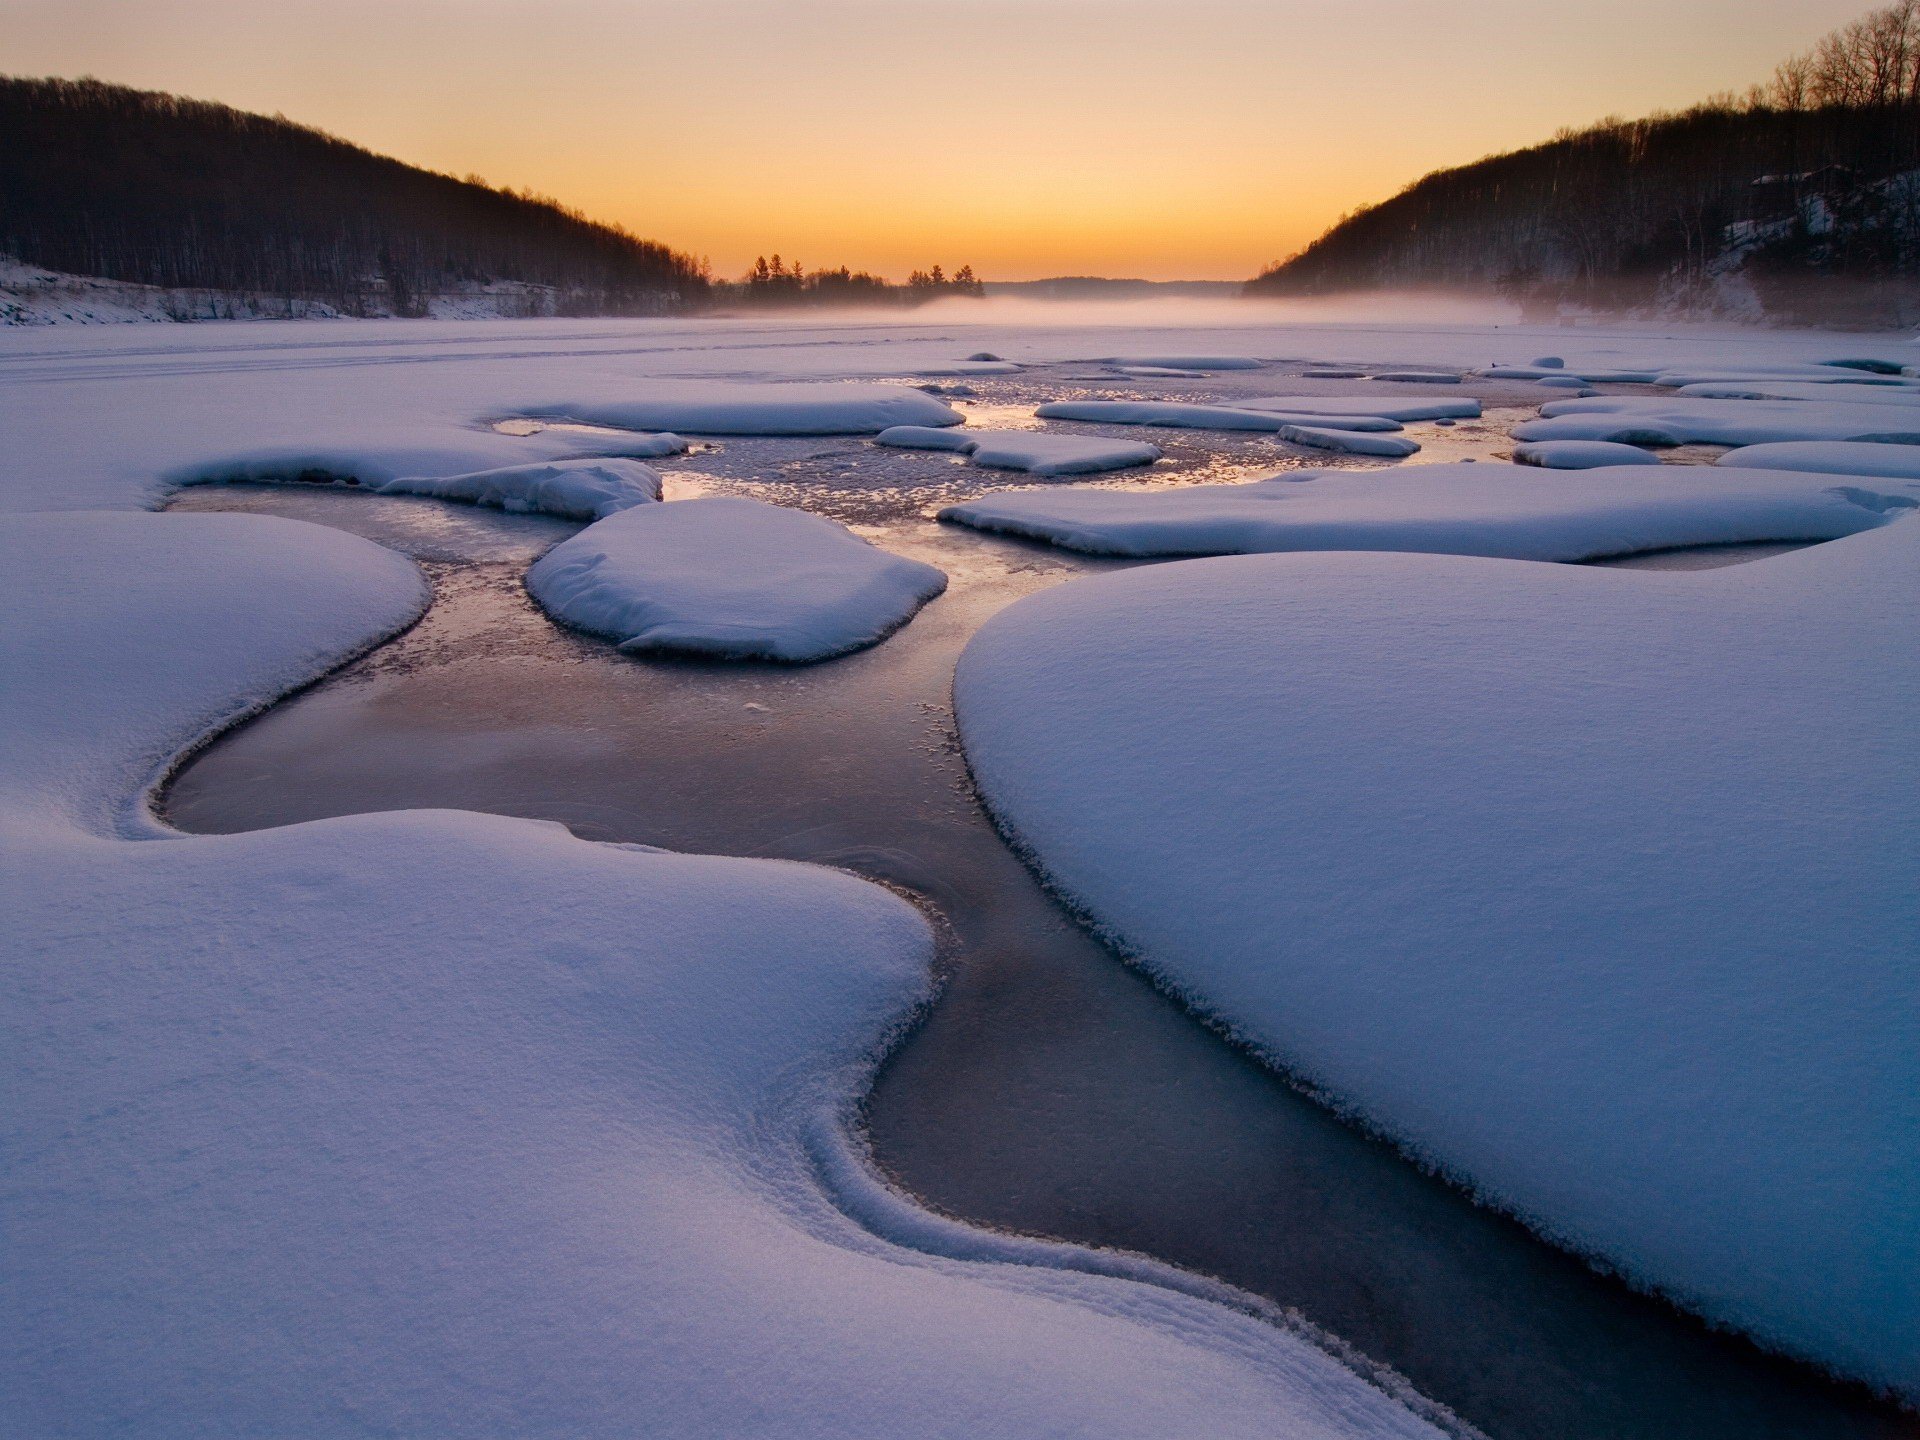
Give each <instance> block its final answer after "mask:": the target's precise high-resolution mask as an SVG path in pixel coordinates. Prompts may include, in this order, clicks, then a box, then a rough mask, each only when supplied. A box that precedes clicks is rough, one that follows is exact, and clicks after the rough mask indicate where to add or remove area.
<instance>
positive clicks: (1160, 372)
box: [1113, 365, 1209, 380]
mask: <svg viewBox="0 0 1920 1440" xmlns="http://www.w3.org/2000/svg"><path fill="white" fill-rule="evenodd" d="M1113 368H1114V369H1116V370H1118V371H1119V372H1120V373H1121V374H1122V375H1132V376H1134V377H1136V378H1138V379H1141V380H1204V379H1206V378H1207V375H1208V373H1209V372H1208V371H1205V370H1171V369H1168V368H1167V367H1166V366H1165V365H1116V366H1114V367H1113Z"/></svg>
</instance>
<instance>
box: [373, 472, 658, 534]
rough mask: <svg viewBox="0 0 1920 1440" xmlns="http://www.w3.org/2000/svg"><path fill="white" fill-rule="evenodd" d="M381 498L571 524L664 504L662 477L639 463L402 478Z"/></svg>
mask: <svg viewBox="0 0 1920 1440" xmlns="http://www.w3.org/2000/svg"><path fill="white" fill-rule="evenodd" d="M379 493H380V494H382V495H431V496H434V497H436V498H438V499H441V500H464V501H465V502H467V503H468V504H469V505H491V506H493V507H494V508H496V509H499V510H516V511H538V512H539V513H541V514H543V515H559V516H563V517H564V518H566V519H569V520H604V519H605V518H606V517H607V516H609V515H611V514H613V513H614V512H615V511H618V510H626V509H629V508H630V507H632V506H635V505H644V504H646V503H647V502H648V501H651V500H658V499H659V498H660V477H659V475H657V474H656V473H654V472H653V471H652V470H649V469H648V468H647V467H646V466H645V465H642V464H641V463H640V462H639V461H638V460H550V461H548V462H547V463H545V464H543V465H508V466H505V467H504V468H502V469H499V470H476V471H473V472H471V473H469V474H466V475H439V476H429V475H403V476H401V477H400V478H399V479H397V480H389V481H388V482H387V483H386V484H384V485H382V486H380V487H379Z"/></svg>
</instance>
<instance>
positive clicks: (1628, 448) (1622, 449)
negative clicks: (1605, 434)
mask: <svg viewBox="0 0 1920 1440" xmlns="http://www.w3.org/2000/svg"><path fill="white" fill-rule="evenodd" d="M1513 463H1514V464H1516V465H1538V466H1540V467H1541V468H1542V469H1546V470H1597V469H1599V468H1600V467H1601V466H1603V465H1658V464H1659V463H1660V457H1659V456H1658V455H1650V454H1648V453H1647V452H1646V451H1645V450H1642V449H1639V448H1638V447H1636V446H1633V445H1619V444H1616V443H1614V442H1613V441H1611V440H1535V441H1531V442H1529V443H1527V444H1524V445H1516V446H1514V447H1513Z"/></svg>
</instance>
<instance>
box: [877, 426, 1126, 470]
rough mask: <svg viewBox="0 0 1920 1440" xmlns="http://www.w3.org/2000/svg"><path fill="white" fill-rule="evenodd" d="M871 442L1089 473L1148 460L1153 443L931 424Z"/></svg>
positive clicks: (1011, 466) (1000, 466)
mask: <svg viewBox="0 0 1920 1440" xmlns="http://www.w3.org/2000/svg"><path fill="white" fill-rule="evenodd" d="M873 438H874V441H875V443H876V444H880V445H893V446H898V447H900V448H901V449H906V450H951V451H955V452H957V453H959V454H963V455H967V456H970V457H971V458H972V460H973V463H974V464H976V465H982V466H986V467H988V468H990V469H996V470H1028V471H1031V472H1032V473H1033V474H1035V475H1089V474H1093V473H1095V472H1097V471H1101V470H1125V469H1127V468H1128V467H1130V466H1134V465H1151V464H1152V463H1153V462H1154V461H1156V460H1158V459H1159V458H1160V451H1159V449H1158V448H1157V447H1155V446H1152V445H1146V444H1143V443H1141V442H1140V441H1137V440H1107V439H1104V438H1102V437H1100V436H1097V435H1056V434H1051V433H1049V432H1047V431H1044V430H959V429H952V430H934V429H930V428H928V427H926V426H923V425H896V426H894V427H893V428H892V429H889V430H882V431H881V432H880V433H879V434H878V435H876V436H874V437H873Z"/></svg>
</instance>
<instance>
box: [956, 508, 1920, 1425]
mask: <svg viewBox="0 0 1920 1440" xmlns="http://www.w3.org/2000/svg"><path fill="white" fill-rule="evenodd" d="M1407 473H1408V472H1406V471H1398V472H1394V474H1395V478H1396V479H1398V478H1403V477H1404V476H1406V474H1407ZM1588 473H1589V474H1594V473H1596V472H1588ZM1597 473H1600V474H1602V475H1604V476H1605V477H1606V480H1607V481H1608V482H1609V483H1612V484H1627V483H1635V484H1638V483H1642V481H1643V476H1644V472H1637V471H1636V472H1613V473H1608V472H1597ZM1749 473H1752V472H1749ZM1536 483H1540V482H1536ZM1569 483H1574V484H1578V483H1581V482H1578V481H1573V482H1569ZM1541 488H1543V489H1549V488H1551V486H1550V485H1547V484H1544V483H1543V484H1541ZM1136 498H1139V497H1136ZM1283 508H1284V507H1283ZM1917 582H1920V521H1916V520H1900V521H1896V522H1895V523H1891V524H1888V525H1886V526H1884V527H1877V528H1875V529H1873V530H1871V531H1870V532H1869V533H1865V534H1860V535H1856V536H1854V537H1853V538H1851V539H1847V540H1842V541H1839V542H1837V543H1835V544H1832V545H1826V546H1818V547H1814V548H1811V549H1806V550H1801V551H1798V552H1795V553H1792V554H1788V555H1783V556H1779V557H1776V558H1773V559H1769V560H1765V561H1762V562H1760V563H1757V564H1750V565H1742V566H1735V567H1729V568H1722V569H1715V570H1710V571H1704V572H1692V573H1686V574H1672V573H1663V574H1650V573H1646V572H1629V571H1616V570H1604V569H1587V568H1579V567H1571V566H1545V565H1522V564H1514V563H1511V562H1504V561H1492V560H1478V559H1463V558H1457V557H1438V556H1409V555H1290V556H1259V557H1238V558H1232V559H1221V560H1207V561H1195V562H1190V563H1184V564H1175V565H1165V566H1154V567H1148V568H1143V569H1133V570H1129V571H1126V572H1123V573H1120V574H1116V575H1109V576H1102V577H1099V578H1095V579H1091V580H1083V581H1078V582H1075V583H1073V584H1070V585H1064V586H1060V587H1058V588H1056V589H1053V590H1050V591H1047V592H1044V593H1042V594H1040V595H1037V596H1034V597H1030V598H1028V599H1024V600H1021V601H1019V602H1017V603H1016V604H1014V605H1013V606H1011V607H1010V608H1008V609H1006V610H1004V611H1002V612H1001V613H1000V614H999V615H998V616H996V617H995V618H994V619H993V620H991V621H989V622H988V624H987V625H986V627H985V628H983V629H982V630H981V631H980V632H979V633H978V634H977V635H976V637H975V638H974V640H973V641H972V643H971V644H970V646H969V647H968V649H967V650H966V652H965V654H964V655H963V657H962V659H961V662H960V666H959V672H958V676H957V678H956V684H955V694H956V705H957V711H958V717H959V722H960V730H961V735H962V738H963V741H964V743H965V746H966V751H967V756H968V762H969V765H970V766H971V768H972V771H973V774H974V775H975V777H976V779H977V780H978V782H979V784H980V788H981V791H982V793H983V795H984V796H985V798H986V799H987V801H988V802H989V804H990V805H991V806H992V808H993V810H994V812H995V814H996V815H997V816H998V818H999V820H1000V821H1001V823H1002V824H1003V826H1005V827H1006V828H1007V830H1008V832H1009V833H1010V834H1011V835H1012V836H1014V837H1015V838H1016V839H1017V841H1018V843H1020V844H1021V845H1022V846H1023V847H1025V849H1026V850H1027V852H1028V853H1029V854H1030V855H1031V857H1032V858H1033V859H1034V861H1035V862H1036V864H1037V865H1038V866H1039V867H1040V869H1041V870H1043V871H1044V873H1045V874H1046V875H1047V877H1048V878H1049V879H1050V881H1051V883H1052V884H1053V885H1055V886H1056V887H1058V889H1059V890H1060V891H1061V892H1062V893H1063V894H1064V895H1066V896H1067V897H1069V898H1070V899H1071V900H1072V901H1073V903H1075V904H1076V905H1078V906H1079V907H1081V908H1082V909H1083V910H1084V911H1085V913H1086V914H1088V915H1089V916H1091V917H1092V919H1093V920H1094V921H1095V922H1096V923H1097V924H1098V926H1099V927H1100V928H1101V929H1102V930H1103V931H1104V932H1105V933H1106V934H1107V935H1108V936H1110V937H1111V938H1112V939H1113V940H1114V941H1115V942H1116V943H1117V944H1118V945H1119V946H1121V947H1122V948H1123V950H1124V951H1125V952H1126V953H1128V954H1130V955H1131V956H1133V957H1136V958H1137V960H1138V961H1139V963H1140V964H1141V965H1143V966H1144V967H1145V968H1146V969H1148V970H1149V971H1151V972H1152V973H1153V974H1154V975H1155V976H1157V977H1158V978H1159V979H1160V980H1161V981H1162V982H1163V983H1166V984H1167V985H1169V986H1171V987H1173V988H1174V989H1176V990H1177V991H1179V992H1180V993H1181V994H1183V995H1185V996H1186V997H1188V998H1189V999H1190V1000H1191V1001H1192V1002H1193V1003H1194V1004H1195V1005H1196V1006H1198V1007H1199V1008H1200V1009H1202V1010H1203V1011H1205V1012H1206V1013H1208V1014H1209V1015H1211V1016H1214V1017H1216V1018H1217V1019H1219V1020H1220V1021H1221V1022H1222V1023H1224V1024H1226V1025H1228V1026H1229V1027H1231V1028H1232V1029H1233V1031H1234V1032H1235V1033H1236V1034H1238V1035H1239V1036H1240V1037H1242V1038H1243V1039H1245V1040H1246V1041H1248V1042H1249V1043H1251V1044H1252V1045H1254V1046H1255V1047H1257V1048H1258V1049H1259V1050H1260V1051H1261V1052H1263V1053H1264V1054H1266V1055H1268V1056H1270V1057H1272V1058H1273V1059H1274V1060H1276V1061H1277V1062H1279V1063H1281V1064H1283V1065H1285V1066H1287V1067H1289V1068H1290V1069H1291V1070H1292V1071H1293V1073H1295V1074H1296V1075H1298V1076H1300V1077H1301V1078H1302V1079H1303V1080H1304V1081H1306V1082H1307V1083H1309V1084H1311V1085H1312V1086H1314V1087H1315V1088H1316V1089H1317V1090H1318V1091H1319V1092H1320V1093H1322V1094H1324V1095H1325V1096H1327V1097H1328V1098H1329V1099H1330V1100H1331V1101H1332V1102H1333V1103H1335V1104H1336V1105H1339V1106H1341V1107H1344V1108H1346V1109H1348V1110H1350V1111H1352V1112H1354V1113H1356V1114H1358V1115H1360V1116H1362V1117H1364V1118H1365V1119H1366V1121H1367V1122H1369V1123H1370V1124H1371V1125H1373V1126H1375V1127H1377V1128H1378V1129H1380V1130H1381V1131H1383V1132H1385V1133H1386V1134H1388V1135H1390V1136H1392V1137H1393V1138H1394V1139H1396V1140H1397V1141H1398V1142H1399V1143H1400V1144H1401V1145H1403V1146H1404V1147H1405V1148H1407V1149H1408V1150H1409V1151H1411V1152H1412V1153H1414V1154H1415V1155H1417V1156H1419V1157H1421V1158H1423V1159H1425V1160H1427V1161H1429V1162H1431V1163H1433V1164H1435V1165H1437V1166H1439V1167H1441V1168H1442V1169H1444V1170H1445V1171H1446V1172H1447V1173H1448V1174H1450V1175H1452V1176H1453V1177H1455V1178H1456V1179H1458V1180H1460V1181H1462V1182H1464V1183H1465V1184H1467V1185H1470V1186H1471V1187H1473V1189H1474V1190H1475V1191H1476V1192H1477V1193H1478V1194H1479V1195H1481V1196H1482V1197H1483V1198H1485V1199H1486V1200H1488V1201H1490V1202H1492V1203H1495V1204H1498V1205H1501V1206H1503V1207H1506V1208H1509V1209H1511V1210H1512V1211H1513V1212H1515V1213H1516V1214H1518V1215H1519V1216H1521V1217H1522V1218H1523V1219H1525V1220H1526V1221H1527V1222H1528V1223H1529V1224H1531V1225H1532V1226H1534V1227H1535V1228H1537V1229H1538V1230H1540V1231H1542V1232H1543V1233H1545V1234H1547V1235H1548V1236H1550V1237H1553V1238H1555V1239H1556V1240H1558V1241H1560V1242H1562V1243H1564V1244H1566V1245H1568V1246H1570V1247H1573V1248H1575V1249H1577V1250H1579V1251H1581V1252H1584V1253H1586V1254H1588V1255H1590V1256H1592V1257H1594V1258H1595V1259H1597V1260H1598V1261H1600V1262H1602V1263H1604V1264H1606V1265H1608V1266H1611V1267H1615V1268H1617V1269H1618V1270H1620V1271H1621V1272H1623V1273H1624V1274H1626V1275H1627V1276H1628V1277H1630V1278H1631V1279H1633V1280H1634V1281H1636V1282H1637V1283H1639V1284H1642V1285H1646V1286H1650V1287H1657V1288H1659V1289H1661V1290H1663V1291H1665V1292H1667V1293H1668V1294H1670V1295H1671V1296H1673V1297H1674V1298H1676V1299H1677V1300H1678V1301H1680V1302H1681V1303H1682V1304H1684V1305H1686V1306H1687V1307H1689V1308H1691V1309H1694V1310H1696V1311H1698V1312H1700V1313H1702V1314H1704V1315H1706V1316H1708V1317H1710V1318H1712V1319H1713V1320H1715V1321H1718V1322H1721V1323H1723V1324H1726V1325H1729V1326H1733V1327H1736V1328H1738V1329H1741V1330H1744V1331H1746V1332H1748V1333H1749V1334H1751V1335H1753V1336H1755V1337H1756V1338H1758V1339H1759V1340H1761V1341H1762V1342H1764V1343H1765V1344H1767V1345H1769V1346H1772V1347H1775V1348H1778V1349H1781V1350H1785V1351H1790V1352H1792V1353H1795V1354H1797V1355H1800V1356H1803V1357H1805V1358H1807V1359H1809V1360H1812V1361H1815V1362H1817V1363H1820V1364H1823V1365H1826V1366H1830V1367H1832V1368H1833V1369H1835V1370H1837V1371H1840V1372H1842V1373H1845V1374H1848V1375H1851V1376H1854V1377H1857V1378H1859V1379H1861V1380H1864V1381H1866V1382H1869V1383H1871V1384H1874V1385H1877V1386H1882V1387H1887V1388H1891V1389H1895V1390H1897V1391H1899V1392H1901V1393H1903V1394H1905V1395H1906V1396H1908V1397H1909V1398H1913V1397H1920V1288H1916V1286H1915V1285H1914V1284H1913V1278H1914V1256H1915V1255H1916V1254H1920V1057H1917V1055H1916V1051H1915V1048H1914V1044H1913V1017H1914V1015H1915V1014H1916V1013H1917V1012H1920V967H1916V966H1915V964H1914V956H1915V951H1914V946H1915V937H1916V935H1920V890H1917V889H1916V887H1915V886H1914V884H1913V879H1914V876H1915V875H1916V874H1920V830H1917V829H1916V827H1915V825H1914V823H1913V797H1914V796H1915V795H1916V794H1920V747H1916V746H1915V745H1914V744H1913V743H1912V737H1913V735H1914V733H1915V730H1916V728H1917V727H1920V647H1916V646H1915V645H1914V643H1913V637H1914V634H1915V633H1916V629H1920V583H1917Z"/></svg>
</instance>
